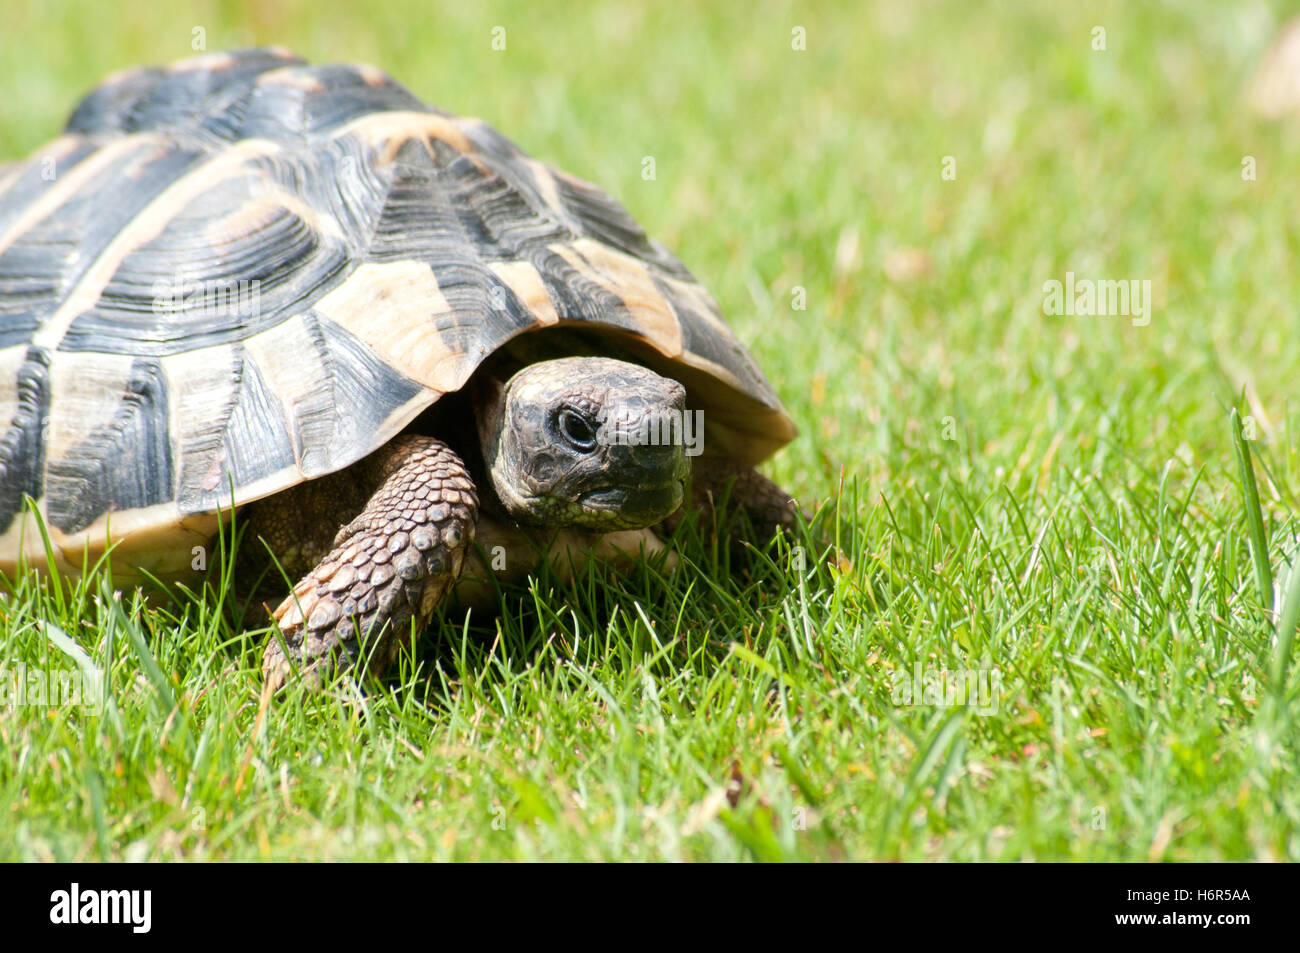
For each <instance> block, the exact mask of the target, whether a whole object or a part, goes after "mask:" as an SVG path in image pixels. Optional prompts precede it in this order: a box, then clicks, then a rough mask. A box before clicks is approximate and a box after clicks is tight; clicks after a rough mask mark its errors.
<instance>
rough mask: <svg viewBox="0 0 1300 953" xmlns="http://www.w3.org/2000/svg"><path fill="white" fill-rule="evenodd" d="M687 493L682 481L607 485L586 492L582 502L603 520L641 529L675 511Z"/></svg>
mask: <svg viewBox="0 0 1300 953" xmlns="http://www.w3.org/2000/svg"><path fill="white" fill-rule="evenodd" d="M685 492H686V491H685V486H684V484H683V482H682V481H681V480H672V481H670V482H668V483H664V484H662V485H658V486H636V487H629V486H604V487H598V488H596V489H594V490H588V491H587V492H586V493H584V494H582V496H580V497H579V498H578V505H579V506H580V507H581V508H582V509H583V510H585V511H586V512H587V513H590V514H592V515H593V516H597V517H599V518H601V521H602V522H605V521H608V522H611V523H616V524H617V525H619V526H621V527H623V528H626V529H641V528H644V527H647V526H653V525H654V524H655V523H658V522H659V521H660V520H663V519H666V518H667V517H669V516H671V515H672V514H673V513H675V512H676V511H677V509H678V507H680V506H681V505H682V499H683V497H684V496H685Z"/></svg>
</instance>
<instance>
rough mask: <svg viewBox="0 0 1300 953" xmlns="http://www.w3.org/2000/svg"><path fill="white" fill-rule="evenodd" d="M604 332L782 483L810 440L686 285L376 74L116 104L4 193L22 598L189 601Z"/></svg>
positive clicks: (491, 145)
mask: <svg viewBox="0 0 1300 953" xmlns="http://www.w3.org/2000/svg"><path fill="white" fill-rule="evenodd" d="M557 327H583V328H587V329H599V330H600V331H602V332H608V333H610V334H614V335H618V336H619V337H620V338H621V339H622V341H623V342H624V343H625V344H627V345H629V346H634V347H639V348H640V353H642V354H643V356H644V359H645V360H646V361H647V362H649V363H651V364H655V363H656V362H658V364H659V367H657V368H656V369H661V368H662V372H664V373H667V374H670V375H672V376H675V377H676V378H677V379H678V380H680V381H681V382H682V383H683V384H685V385H686V387H687V389H688V392H689V393H690V394H691V399H692V401H693V406H698V407H702V408H704V410H705V426H706V431H705V433H706V441H708V442H709V443H708V444H707V445H709V446H712V447H714V448H717V449H721V450H722V451H724V452H726V453H729V454H731V455H732V456H734V457H736V458H737V459H739V460H741V461H744V462H747V463H753V462H757V461H759V460H761V459H763V458H765V457H767V456H768V455H770V454H771V453H772V452H774V451H775V450H776V449H777V448H779V447H780V446H782V445H783V444H785V443H786V442H788V441H789V440H790V439H792V438H793V436H794V428H793V425H792V424H791V422H790V419H789V417H788V416H787V414H786V413H785V410H784V409H783V407H782V406H781V402H780V401H779V400H778V398H777V396H776V394H775V393H774V392H773V390H772V387H771V385H770V384H769V383H768V381H767V380H766V379H765V378H764V376H763V374H762V372H761V371H759V369H758V368H757V366H756V365H755V364H754V362H753V360H752V359H751V358H750V356H749V354H748V353H747V352H746V351H745V349H744V348H743V347H742V346H741V344H740V343H739V342H738V341H737V340H736V338H735V337H734V336H733V335H732V334H731V332H730V331H729V330H728V329H727V326H726V325H725V324H724V323H723V320H722V318H721V316H720V314H719V311H718V307H717V305H716V304H715V302H714V301H713V299H712V298H711V297H710V296H709V294H708V293H707V292H706V291H705V290H704V289H703V288H702V287H700V285H699V284H697V283H696V281H695V280H694V278H693V277H692V276H691V274H690V273H689V272H688V271H687V270H686V269H685V268H684V267H683V266H682V264H681V263H680V262H679V261H678V260H677V259H676V258H675V257H673V256H672V255H671V254H670V253H669V252H668V251H667V250H665V249H664V248H663V247H662V246H661V245H659V244H658V243H656V242H654V241H651V240H650V239H648V238H647V237H646V235H645V232H644V231H643V230H642V229H641V228H640V227H639V226H638V225H637V224H636V222H634V221H633V220H632V219H631V217H630V216H629V215H628V214H627V212H626V210H625V209H624V208H623V207H622V206H621V205H620V204H618V203H617V202H616V201H615V200H613V199H612V198H610V197H609V196H608V195H606V194H605V193H604V192H602V191H600V190H599V189H597V188H595V187H594V186H592V185H589V184H587V183H585V182H582V181H580V180H578V179H575V178H573V177H572V176H569V175H566V174H564V173H562V172H558V171H556V170H554V169H551V168H548V167H547V166H545V165H543V164H542V163H540V162H537V161H536V160H534V159H532V158H530V157H529V156H527V155H526V154H525V153H523V152H522V151H520V150H519V148H517V147H516V146H515V145H514V144H512V143H511V142H509V141H508V140H507V139H506V138H505V137H504V136H502V135H501V134H500V133H498V132H497V131H496V130H495V129H493V128H492V127H490V126H488V125H487V124H486V123H484V122H482V121H480V120H476V119H462V118H457V117H455V116H452V115H451V114H449V113H447V112H445V111H443V110H441V109H437V108H434V107H431V106H427V105H425V104H424V103H422V102H420V101H419V100H418V99H417V98H416V97H415V96H413V95H412V94H411V93H410V92H409V91H407V90H406V89H405V88H403V87H402V86H401V85H399V84H398V83H396V82H395V81H394V80H392V79H391V78H389V77H388V76H387V75H385V74H384V73H383V72H381V71H380V70H378V69H375V68H374V67H370V66H343V65H332V66H310V65H308V64H307V63H305V62H304V61H303V60H301V59H299V58H297V57H295V56H293V55H292V54H290V53H289V52H287V51H285V50H280V49H259V50H247V51H242V52H235V53H223V54H216V55H209V56H202V57H198V58H195V59H189V60H184V61H181V62H179V63H176V64H174V65H172V66H171V67H169V68H166V69H139V70H131V71H128V72H125V73H120V74H116V75H114V76H112V77H110V78H108V79H107V80H106V81H105V82H104V83H103V84H102V85H100V86H99V87H97V88H96V89H95V90H94V91H93V92H91V93H90V95H89V96H87V97H86V99H85V100H83V101H82V103H81V104H80V105H79V106H78V107H77V109H76V110H75V112H74V113H73V115H72V118H71V119H70V120H69V121H68V124H67V127H66V129H65V131H64V134H63V135H61V136H60V137H59V138H57V139H55V140H54V141H53V142H52V143H50V144H49V145H47V146H45V147H44V148H43V149H40V150H38V151H37V152H36V153H35V154H34V155H32V156H31V157H30V158H29V159H28V160H26V161H25V162H21V163H18V164H15V165H11V166H6V167H4V168H3V169H0V570H3V571H5V572H12V570H13V568H14V566H15V565H16V563H17V561H18V557H19V553H20V552H21V551H25V552H26V553H27V554H28V556H29V557H32V558H36V559H37V560H38V561H39V562H42V563H43V561H44V560H43V552H44V549H43V543H42V541H41V540H40V538H39V536H40V534H39V532H38V531H37V530H36V529H35V527H34V526H33V522H32V521H31V520H30V519H28V518H26V517H25V515H24V514H25V513H26V506H25V503H24V498H25V497H31V498H32V499H33V500H34V501H35V505H36V508H37V509H38V510H39V512H40V514H41V516H42V517H43V519H44V522H45V524H46V526H47V528H48V533H49V536H50V539H51V541H52V543H53V544H54V548H55V554H56V560H57V561H59V562H60V563H63V564H64V566H65V568H77V567H80V566H81V565H82V562H83V559H84V556H85V553H86V552H87V551H89V552H90V553H91V554H92V555H94V554H97V553H100V552H102V551H103V549H104V547H105V544H106V541H107V540H109V539H110V537H111V539H112V541H113V542H114V543H116V544H117V549H115V551H114V560H115V561H122V560H123V558H124V559H125V561H126V562H128V563H130V564H131V565H135V566H140V567H142V568H145V569H148V570H150V571H154V572H159V573H170V572H176V571H180V570H183V569H185V568H187V567H188V566H189V563H190V559H191V556H190V552H191V547H192V546H195V545H203V544H205V543H206V542H207V541H208V540H210V539H211V537H212V535H213V534H214V533H215V532H216V529H217V525H218V522H217V521H218V518H219V516H218V514H219V512H223V511H224V512H229V510H230V508H231V505H232V503H233V504H234V505H236V506H237V505H239V504H243V503H247V502H249V501H252V500H255V499H259V498H261V497H265V496H268V495H270V494H273V493H276V492H278V491H280V490H283V489H285V488H286V487H289V486H292V485H294V484H296V483H299V482H301V481H303V480H307V479H311V478H314V477H318V476H322V475H324V474H327V473H330V472H333V471H335V470H339V469H341V468H343V467H346V466H348V465H349V464H351V463H353V462H354V461H356V460H358V459H359V458H361V457H363V456H365V455H366V454H369V453H371V452H372V451H374V450H375V449H377V448H378V447H380V446H382V445H383V444H384V443H385V442H386V441H387V440H389V439H390V438H391V437H392V436H393V435H394V434H396V433H398V432H399V431H400V430H401V429H402V428H403V427H405V426H406V425H408V424H409V423H410V422H411V421H412V420H413V418H415V417H416V415H418V414H419V413H421V412H422V411H424V410H425V409H426V408H428V407H429V406H430V405H432V404H433V403H434V402H435V401H437V400H438V398H439V397H440V396H441V395H442V394H445V393H448V392H450V391H454V390H456V389H458V388H460V387H461V386H462V385H463V384H464V383H465V382H466V380H467V379H468V378H469V377H470V375H471V374H472V373H473V372H474V370H475V369H476V368H477V367H478V366H479V365H480V363H481V362H482V361H483V360H484V359H485V358H486V357H488V356H489V355H491V354H492V353H493V352H495V351H496V350H498V349H499V348H501V347H502V346H503V345H504V344H506V343H507V342H509V341H511V340H512V339H514V338H516V337H517V336H519V335H521V334H523V333H524V332H537V331H543V332H545V333H547V334H550V333H552V332H551V330H550V329H553V328H557Z"/></svg>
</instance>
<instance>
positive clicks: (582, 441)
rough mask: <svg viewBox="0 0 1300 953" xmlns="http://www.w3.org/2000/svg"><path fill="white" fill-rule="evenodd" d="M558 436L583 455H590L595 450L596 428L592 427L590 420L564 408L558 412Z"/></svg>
mask: <svg viewBox="0 0 1300 953" xmlns="http://www.w3.org/2000/svg"><path fill="white" fill-rule="evenodd" d="M557 424H558V425H559V430H560V436H561V437H563V438H564V440H565V441H566V442H567V443H568V444H569V445H570V446H572V447H573V448H574V449H576V450H581V451H582V452H583V453H590V452H591V451H592V450H595V449H596V428H595V427H593V426H592V423H591V421H590V420H588V419H587V418H586V417H585V416H583V415H582V414H580V413H578V412H577V411H576V410H572V409H571V408H568V407H566V408H564V409H563V410H561V411H560V415H559V419H558V420H557Z"/></svg>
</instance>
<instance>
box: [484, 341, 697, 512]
mask: <svg viewBox="0 0 1300 953" xmlns="http://www.w3.org/2000/svg"><path fill="white" fill-rule="evenodd" d="M478 413H479V420H478V424H479V434H480V439H481V441H482V445H483V458H484V461H485V462H486V464H487V469H488V472H489V473H490V474H491V479H492V483H493V487H494V489H495V490H496V494H497V497H498V499H500V500H501V503H502V505H503V506H504V507H505V509H506V511H507V512H508V513H509V514H510V515H511V516H512V517H514V518H515V519H516V520H518V521H519V522H521V523H525V524H529V525H534V526H577V527H582V528H585V529H592V530H601V531H605V530H613V529H634V528H641V527H646V526H651V525H653V524H654V523H657V522H659V521H660V520H662V519H664V518H665V517H667V516H669V515H671V514H672V513H673V512H675V511H676V510H677V508H678V507H679V506H680V505H681V503H682V493H683V487H682V481H683V480H685V478H686V475H687V473H688V472H689V466H688V462H687V459H686V457H687V454H688V453H690V452H692V451H694V452H698V446H699V443H698V441H699V439H700V438H701V437H702V434H701V433H700V432H699V427H698V425H697V424H698V421H697V420H696V419H694V418H692V417H691V416H690V415H689V414H688V413H687V411H686V389H685V388H684V387H682V385H681V384H679V383H677V381H675V380H671V379H669V378H667V377H661V376H660V375H658V374H656V373H654V372H653V371H650V370H647V369H646V368H644V367H641V366H640V365H638V364H630V363H627V362H625V361H616V360H611V359H609V358H602V357H568V358H560V359H557V360H550V361H541V362H539V363H536V364H530V365H528V366H527V367H525V368H523V370H521V371H519V372H518V373H516V374H515V375H514V376H513V377H511V378H510V379H509V380H508V381H506V382H505V383H504V384H503V385H500V386H498V387H495V388H493V389H492V390H491V392H490V394H489V395H488V396H487V399H485V400H481V401H480V403H479V408H478Z"/></svg>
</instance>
